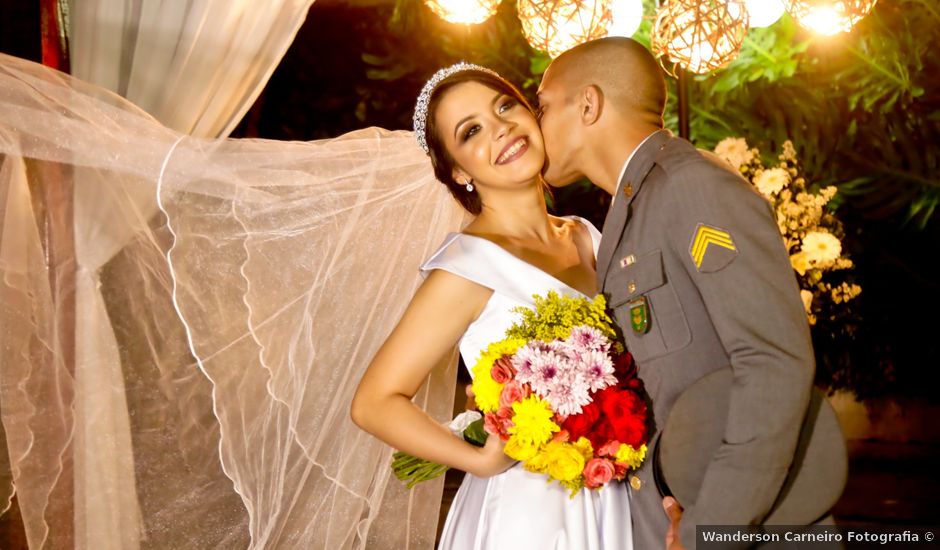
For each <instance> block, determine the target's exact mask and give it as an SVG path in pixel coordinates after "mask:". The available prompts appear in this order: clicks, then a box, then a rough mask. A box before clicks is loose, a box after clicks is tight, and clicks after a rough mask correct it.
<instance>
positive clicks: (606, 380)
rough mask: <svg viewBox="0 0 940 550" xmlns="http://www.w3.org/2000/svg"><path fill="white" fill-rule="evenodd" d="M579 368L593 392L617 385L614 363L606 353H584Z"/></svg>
mask: <svg viewBox="0 0 940 550" xmlns="http://www.w3.org/2000/svg"><path fill="white" fill-rule="evenodd" d="M578 367H580V370H581V372H582V374H583V375H584V379H585V382H587V385H588V387H589V388H591V391H598V390H602V389H604V388H606V387H608V386H613V385H614V384H616V383H617V377H616V376H614V362H613V361H611V360H610V357H609V356H608V355H607V354H606V353H604V352H601V351H589V352H586V353H584V354H583V355H582V356H581V362H580V364H579V365H578Z"/></svg>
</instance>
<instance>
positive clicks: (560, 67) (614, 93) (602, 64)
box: [538, 38, 666, 193]
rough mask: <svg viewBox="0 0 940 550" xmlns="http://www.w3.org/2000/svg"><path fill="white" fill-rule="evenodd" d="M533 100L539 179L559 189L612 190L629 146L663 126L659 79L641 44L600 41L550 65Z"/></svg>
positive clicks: (663, 101)
mask: <svg viewBox="0 0 940 550" xmlns="http://www.w3.org/2000/svg"><path fill="white" fill-rule="evenodd" d="M538 97H539V109H538V113H539V125H540V126H541V128H542V136H543V137H544V143H545V154H546V156H547V158H548V161H547V163H546V165H545V169H544V170H543V171H542V175H543V176H544V177H545V181H547V182H548V183H549V184H551V185H553V186H555V187H563V186H565V185H569V184H571V183H573V182H575V181H578V180H579V179H580V178H585V177H586V178H588V179H590V180H592V181H594V182H595V183H598V182H599V181H600V182H602V183H603V185H604V187H603V188H604V189H605V190H606V191H607V192H608V193H613V192H614V187H615V186H616V183H617V182H616V181H613V180H615V179H616V176H617V174H618V172H619V170H620V168H621V166H623V163H624V162H625V161H626V159H627V158H628V156H629V154H630V152H631V151H632V150H633V147H635V146H636V145H639V143H640V142H642V141H643V139H645V138H646V137H647V136H649V135H650V134H652V133H653V132H656V131H657V130H661V129H662V128H663V111H664V110H665V107H666V80H665V78H664V77H663V71H662V69H661V68H660V67H659V65H658V64H657V63H656V60H655V59H654V58H653V56H652V54H650V52H649V51H648V50H647V49H646V48H645V47H643V45H641V44H640V43H638V42H636V41H634V40H631V39H629V38H602V39H600V40H594V41H592V42H587V43H585V44H581V45H580V46H576V47H574V48H572V49H570V50H568V51H567V52H565V53H563V54H561V55H560V56H559V57H558V58H557V59H555V60H554V61H552V63H551V65H549V66H548V69H547V70H546V71H545V75H544V76H543V77H542V84H541V85H540V86H539V92H538ZM600 167H603V169H601V168H600ZM608 187H609V189H608Z"/></svg>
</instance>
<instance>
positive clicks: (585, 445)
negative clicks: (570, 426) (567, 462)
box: [574, 436, 594, 463]
mask: <svg viewBox="0 0 940 550" xmlns="http://www.w3.org/2000/svg"><path fill="white" fill-rule="evenodd" d="M574 448H575V449H577V450H578V451H579V452H580V453H581V456H583V457H584V462H585V463H587V461H589V460H591V459H592V458H594V447H593V446H592V445H591V440H590V439H588V438H586V437H583V436H582V437H579V438H578V440H577V441H575V442H574Z"/></svg>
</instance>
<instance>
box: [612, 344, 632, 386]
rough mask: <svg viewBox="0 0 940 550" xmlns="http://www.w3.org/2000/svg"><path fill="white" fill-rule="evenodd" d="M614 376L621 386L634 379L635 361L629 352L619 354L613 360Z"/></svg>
mask: <svg viewBox="0 0 940 550" xmlns="http://www.w3.org/2000/svg"><path fill="white" fill-rule="evenodd" d="M614 376H616V377H617V380H618V381H620V383H621V384H626V383H627V382H629V381H630V380H632V379H635V378H636V361H634V360H633V355H631V354H630V352H629V351H626V352H624V353H621V354H620V355H618V356H617V357H616V358H614Z"/></svg>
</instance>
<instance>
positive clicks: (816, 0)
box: [785, 0, 878, 36]
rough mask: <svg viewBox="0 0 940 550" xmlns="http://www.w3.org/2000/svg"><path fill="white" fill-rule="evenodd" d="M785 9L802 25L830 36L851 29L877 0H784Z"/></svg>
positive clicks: (869, 10)
mask: <svg viewBox="0 0 940 550" xmlns="http://www.w3.org/2000/svg"><path fill="white" fill-rule="evenodd" d="M785 1H786V8H787V11H788V12H790V15H792V16H793V18H794V19H796V21H797V23H799V24H800V25H802V26H803V27H805V28H807V29H809V30H811V31H813V32H816V33H819V34H822V35H825V36H832V35H834V34H838V33H840V32H848V31H850V30H852V27H854V26H855V24H856V23H858V22H859V21H860V20H861V19H862V18H864V17H865V16H866V15H868V14H869V13H870V12H871V10H872V8H874V7H875V3H877V1H878V0H785Z"/></svg>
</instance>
